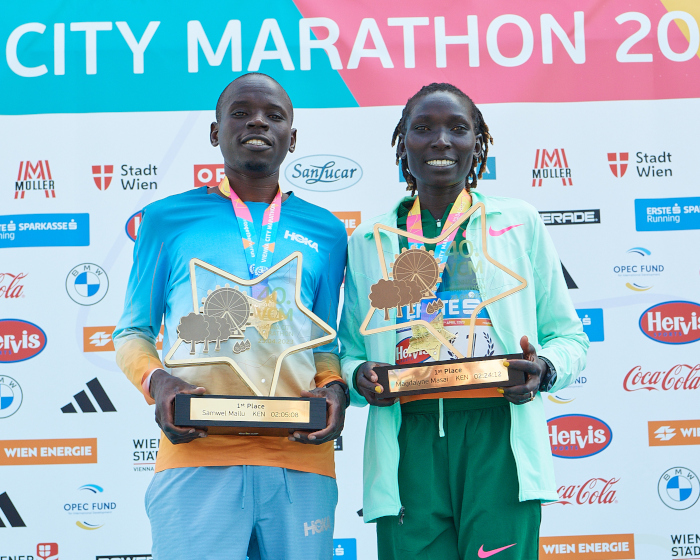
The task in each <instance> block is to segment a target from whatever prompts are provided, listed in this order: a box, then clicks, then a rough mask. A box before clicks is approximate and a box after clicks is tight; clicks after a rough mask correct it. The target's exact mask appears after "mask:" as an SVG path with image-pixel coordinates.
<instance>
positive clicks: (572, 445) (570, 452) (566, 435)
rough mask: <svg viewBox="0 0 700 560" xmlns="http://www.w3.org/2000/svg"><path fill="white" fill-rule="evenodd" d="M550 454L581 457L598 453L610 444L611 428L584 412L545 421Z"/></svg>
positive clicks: (568, 457)
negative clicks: (550, 449)
mask: <svg viewBox="0 0 700 560" xmlns="http://www.w3.org/2000/svg"><path fill="white" fill-rule="evenodd" d="M547 426H548V427H549V439H550V443H551V446H552V455H554V456H555V457H560V458H562V459H581V458H583V457H590V456H591V455H596V454H597V453H600V452H601V451H603V450H604V449H605V448H607V447H608V445H610V442H611V441H612V430H611V429H610V426H608V425H607V424H606V423H605V422H603V421H602V420H600V419H598V418H595V417H594V416H586V415H584V414H567V415H565V416H557V417H556V418H552V419H551V420H548V421H547Z"/></svg>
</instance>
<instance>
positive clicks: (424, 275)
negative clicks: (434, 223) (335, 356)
mask: <svg viewBox="0 0 700 560" xmlns="http://www.w3.org/2000/svg"><path fill="white" fill-rule="evenodd" d="M477 211H478V212H479V214H478V215H479V217H480V218H481V251H482V254H483V256H484V258H486V260H487V261H488V262H490V263H491V264H493V265H495V266H496V267H498V268H500V269H501V270H502V271H503V272H505V273H506V274H507V275H508V276H510V277H512V278H514V279H515V280H517V281H518V282H519V284H518V285H517V286H515V287H513V288H511V289H509V290H507V291H505V292H503V293H501V294H498V295H497V296H494V297H492V298H489V299H487V300H484V301H482V302H481V303H480V304H479V305H477V306H476V307H475V308H474V309H473V311H472V313H471V316H470V319H469V338H468V340H470V341H474V339H475V337H474V329H475V326H476V317H477V315H478V313H479V311H481V309H483V308H484V307H486V306H487V305H488V304H490V303H493V302H495V301H498V300H499V299H503V298H504V297H507V296H509V295H511V294H514V293H515V292H518V291H520V290H523V289H525V287H527V280H525V278H523V277H522V276H520V275H519V274H516V273H515V272H513V271H512V270H510V269H509V268H507V267H505V266H504V265H502V264H501V263H499V262H498V261H496V260H495V259H493V258H492V257H491V255H489V253H488V250H487V248H486V239H487V236H488V234H487V231H486V207H485V206H484V204H483V202H479V203H477V204H473V205H472V207H471V208H470V209H469V210H468V211H467V212H465V213H464V214H462V216H460V218H459V219H458V220H456V221H455V222H454V223H453V224H451V225H450V226H449V227H448V228H446V229H445V230H443V232H442V233H441V234H440V235H439V236H437V237H434V238H427V237H422V236H419V235H416V234H411V233H408V232H406V231H403V230H400V229H398V228H395V227H392V226H388V225H385V224H380V223H377V224H375V225H374V241H375V244H376V247H377V256H378V258H379V264H380V266H381V269H382V276H383V278H382V279H380V280H379V281H378V282H377V283H375V284H373V285H372V290H371V293H370V294H369V299H370V309H369V311H368V312H367V316H366V317H365V319H364V321H363V322H362V325H361V326H360V333H361V334H362V335H364V336H367V335H370V334H377V333H380V332H387V331H395V330H397V329H400V328H406V327H411V330H412V333H413V336H412V338H411V341H410V343H409V345H410V346H409V348H411V347H412V348H413V349H415V350H425V351H426V352H428V353H429V354H430V355H431V357H433V358H434V359H436V360H437V358H438V357H439V352H440V346H441V345H443V346H445V347H446V348H447V349H448V350H450V352H452V353H453V354H454V355H455V356H456V357H457V358H464V357H465V356H464V355H463V354H462V353H461V352H460V351H459V350H457V349H456V348H455V347H454V346H453V345H452V342H454V340H455V337H454V335H452V333H450V332H449V331H447V330H445V328H444V327H443V321H442V313H440V314H439V315H438V317H439V318H440V320H439V321H436V319H437V318H438V317H436V318H435V319H433V321H431V322H428V321H426V320H424V319H420V318H419V319H414V320H411V321H406V322H404V323H398V324H393V325H385V326H383V327H376V328H372V329H369V328H368V326H369V322H370V320H371V319H372V317H373V316H374V313H375V312H376V311H377V310H383V311H384V319H385V320H386V321H389V309H391V308H394V307H396V308H397V317H401V316H402V313H401V307H402V306H403V305H408V306H409V310H410V308H411V307H412V306H413V305H414V304H415V305H416V306H417V308H418V309H420V302H421V301H422V300H423V299H432V298H434V297H435V289H436V284H437V282H438V281H439V278H440V275H441V273H442V271H443V268H444V267H443V266H442V265H441V264H440V263H439V262H438V261H437V260H436V259H435V257H434V255H433V252H432V251H426V250H425V249H404V250H403V251H402V252H401V254H400V255H396V256H395V260H394V263H393V264H392V273H391V275H390V274H389V271H388V268H387V265H386V262H385V260H384V257H383V254H384V251H383V248H382V241H381V238H380V232H382V231H385V232H389V233H395V234H396V235H398V236H400V237H405V238H407V239H409V240H410V241H414V242H415V241H417V242H420V243H423V244H426V243H428V244H435V245H437V244H439V243H440V242H442V241H444V240H445V239H447V237H448V236H449V235H450V234H451V233H452V232H453V231H455V230H456V229H458V228H459V227H460V226H461V225H462V224H463V223H464V222H466V221H467V220H468V219H469V218H470V216H472V214H475V213H476V212H477ZM436 308H440V305H439V304H438V303H437V302H435V303H434V304H433V311H435V310H436ZM423 333H425V335H424V336H421V335H423ZM417 335H419V336H417ZM431 335H432V336H431ZM431 338H434V340H435V342H432V341H431V340H430V339H431ZM473 350H474V346H473V343H472V344H470V345H469V347H468V348H467V353H468V356H466V357H467V358H471V357H472V353H473Z"/></svg>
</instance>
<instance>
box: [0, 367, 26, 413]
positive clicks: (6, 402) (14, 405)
mask: <svg viewBox="0 0 700 560" xmlns="http://www.w3.org/2000/svg"><path fill="white" fill-rule="evenodd" d="M20 406H22V387H20V386H19V383H17V381H16V380H14V379H13V378H12V377H9V376H7V375H0V419H2V418H8V417H10V416H12V415H13V414H14V413H15V412H17V411H18V410H19V407H20Z"/></svg>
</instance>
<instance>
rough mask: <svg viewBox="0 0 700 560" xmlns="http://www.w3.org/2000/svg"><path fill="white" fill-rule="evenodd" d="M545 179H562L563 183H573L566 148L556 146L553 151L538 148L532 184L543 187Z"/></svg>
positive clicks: (570, 184)
mask: <svg viewBox="0 0 700 560" xmlns="http://www.w3.org/2000/svg"><path fill="white" fill-rule="evenodd" d="M544 179H561V184H562V185H564V186H566V185H569V186H572V185H573V183H572V182H571V168H570V167H569V162H568V161H567V159H566V152H565V151H564V148H555V149H554V150H553V151H552V152H548V151H547V150H537V153H536V154H535V167H534V168H533V170H532V186H533V187H541V186H542V181H543V180H544Z"/></svg>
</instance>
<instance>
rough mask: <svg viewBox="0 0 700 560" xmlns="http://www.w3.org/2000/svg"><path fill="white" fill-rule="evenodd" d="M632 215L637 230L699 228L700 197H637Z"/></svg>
mask: <svg viewBox="0 0 700 560" xmlns="http://www.w3.org/2000/svg"><path fill="white" fill-rule="evenodd" d="M634 217H635V226H636V229H637V231H682V230H688V229H700V197H685V198H638V199H635V201H634Z"/></svg>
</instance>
